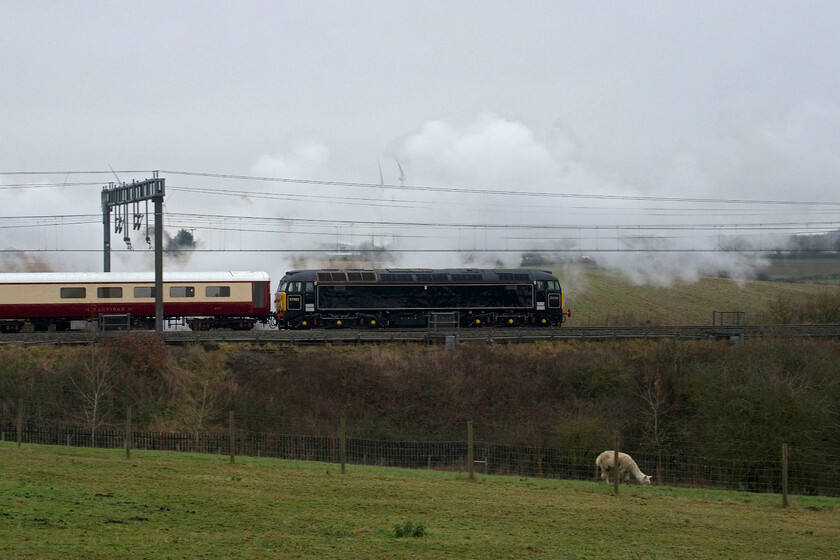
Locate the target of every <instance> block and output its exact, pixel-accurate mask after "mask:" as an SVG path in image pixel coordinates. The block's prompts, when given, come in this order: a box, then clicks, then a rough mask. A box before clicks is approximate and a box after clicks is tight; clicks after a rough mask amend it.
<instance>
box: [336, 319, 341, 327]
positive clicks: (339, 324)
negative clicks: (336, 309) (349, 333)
mask: <svg viewBox="0 0 840 560" xmlns="http://www.w3.org/2000/svg"><path fill="white" fill-rule="evenodd" d="M335 324H336V325H338V326H339V327H340V326H341V319H339V320H338V321H336V322H335Z"/></svg>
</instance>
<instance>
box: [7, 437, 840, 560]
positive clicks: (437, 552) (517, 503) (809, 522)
mask: <svg viewBox="0 0 840 560" xmlns="http://www.w3.org/2000/svg"><path fill="white" fill-rule="evenodd" d="M611 489H612V488H611V486H608V485H607V484H603V483H596V482H568V481H554V480H535V479H519V478H508V477H483V476H480V477H479V478H478V480H477V481H469V480H468V478H467V476H466V475H465V474H463V473H461V474H459V473H443V472H436V471H423V470H417V471H409V470H401V469H384V468H373V467H357V466H353V465H350V466H348V468H347V474H345V475H341V474H340V467H339V466H338V465H333V464H324V463H300V462H289V461H279V460H275V459H265V458H263V459H259V458H247V457H238V458H237V462H236V464H235V465H231V464H229V461H228V459H227V458H226V457H223V456H222V457H220V456H212V455H205V456H202V455H190V454H176V453H153V452H144V451H134V452H133V453H132V457H131V459H126V458H125V456H124V452H122V451H119V450H89V449H76V448H62V447H47V446H34V445H26V446H24V448H23V449H18V448H17V447H16V446H15V445H14V444H10V443H0V557H2V558H39V559H41V558H62V559H65V558H89V559H94V558H225V559H227V558H351V559H355V560H360V559H366V558H377V559H381V558H389V559H390V558H406V559H409V558H411V559H415V558H430V559H431V558H435V559H440V558H474V559H482V558H488V559H489V558H493V559H496V558H618V559H621V558H628V559H641V558H645V559H647V558H661V559H668V558H762V559H766V558H785V559H788V558H837V557H838V554H839V553H838V543H840V500H836V499H827V498H806V497H792V500H791V502H792V503H791V506H790V507H788V508H782V507H781V505H780V504H781V498H780V497H779V496H778V495H760V494H743V493H732V492H721V491H707V490H690V489H677V488H668V487H656V486H652V487H639V486H622V488H621V492H620V495H619V496H617V497H616V496H613V495H612V494H611ZM406 524H407V525H408V529H409V530H408V533H409V534H407V535H405V534H404V535H403V536H398V534H400V533H403V531H398V530H396V529H395V526H397V527H398V528H399V529H405V528H406V527H405V526H406Z"/></svg>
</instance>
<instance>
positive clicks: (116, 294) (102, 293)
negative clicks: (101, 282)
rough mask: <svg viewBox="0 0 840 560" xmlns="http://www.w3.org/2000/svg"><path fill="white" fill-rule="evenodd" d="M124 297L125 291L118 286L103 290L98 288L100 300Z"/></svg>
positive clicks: (97, 292) (107, 287) (106, 287)
mask: <svg viewBox="0 0 840 560" xmlns="http://www.w3.org/2000/svg"><path fill="white" fill-rule="evenodd" d="M122 295H123V289H122V288H121V287H118V286H105V287H101V288H96V297H98V298H100V299H113V298H121V297H122Z"/></svg>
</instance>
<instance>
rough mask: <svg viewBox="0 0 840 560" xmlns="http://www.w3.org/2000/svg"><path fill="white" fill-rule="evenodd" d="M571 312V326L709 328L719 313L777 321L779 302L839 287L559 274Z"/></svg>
mask: <svg viewBox="0 0 840 560" xmlns="http://www.w3.org/2000/svg"><path fill="white" fill-rule="evenodd" d="M555 272H556V274H557V275H558V277H559V278H560V280H561V284H562V286H563V289H564V291H565V292H566V306H567V307H570V308H571V310H572V317H571V319H570V320H569V323H568V324H569V325H576V326H590V325H643V324H653V325H709V324H711V323H712V313H713V312H714V311H744V312H745V313H746V321H747V323H748V324H761V323H767V322H772V321H771V320H770V317H769V306H770V304H771V303H773V302H774V301H776V300H778V299H779V298H782V299H790V298H807V297H808V296H814V295H816V294H819V293H822V292H824V291H826V290H835V291H836V290H840V288H838V287H836V286H821V285H816V284H807V283H788V282H770V281H750V282H746V283H744V284H743V285H740V284H738V283H736V282H735V281H733V280H728V279H724V278H703V279H701V280H699V281H698V282H696V283H685V282H675V283H674V284H672V285H671V286H667V287H658V286H650V285H634V284H632V283H631V282H630V281H629V280H628V279H627V278H626V277H624V276H621V275H620V274H618V273H615V272H610V271H605V270H601V269H596V268H585V269H580V268H576V269H574V271H573V272H572V271H569V270H564V269H559V270H556V271H555Z"/></svg>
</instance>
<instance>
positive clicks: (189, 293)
mask: <svg viewBox="0 0 840 560" xmlns="http://www.w3.org/2000/svg"><path fill="white" fill-rule="evenodd" d="M169 297H173V298H186V297H195V287H194V286H170V287H169Z"/></svg>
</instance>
